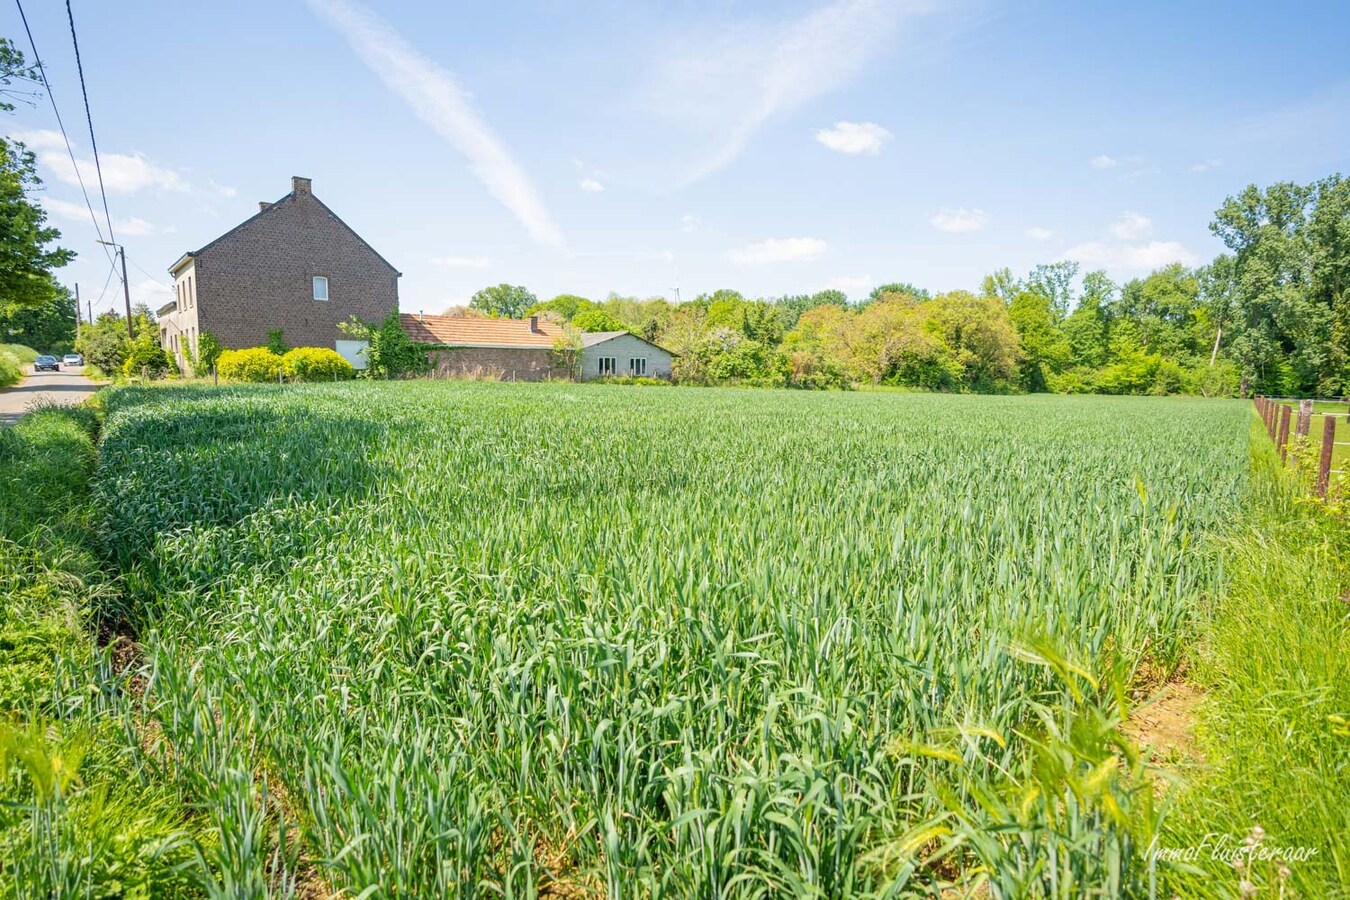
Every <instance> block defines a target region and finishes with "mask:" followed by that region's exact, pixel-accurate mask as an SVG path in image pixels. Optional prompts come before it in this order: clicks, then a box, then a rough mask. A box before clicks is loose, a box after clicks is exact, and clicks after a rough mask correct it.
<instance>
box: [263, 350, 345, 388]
mask: <svg viewBox="0 0 1350 900" xmlns="http://www.w3.org/2000/svg"><path fill="white" fill-rule="evenodd" d="M281 371H282V374H284V375H285V376H286V377H287V378H291V379H295V380H297V381H346V380H348V379H350V378H355V377H356V370H355V369H353V368H352V364H351V363H349V362H347V360H345V359H343V358H342V355H341V354H339V353H338V352H337V351H336V350H329V349H328V348H327V347H296V348H295V349H294V350H290V351H287V353H286V355H285V356H283V357H281Z"/></svg>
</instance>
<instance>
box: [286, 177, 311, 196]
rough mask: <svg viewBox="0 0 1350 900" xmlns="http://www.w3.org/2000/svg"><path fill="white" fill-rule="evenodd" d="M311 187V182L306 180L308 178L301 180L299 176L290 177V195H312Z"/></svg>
mask: <svg viewBox="0 0 1350 900" xmlns="http://www.w3.org/2000/svg"><path fill="white" fill-rule="evenodd" d="M312 185H313V182H312V181H311V180H310V179H308V178H301V177H300V176H299V175H292V176H291V193H292V194H310V193H313V190H312Z"/></svg>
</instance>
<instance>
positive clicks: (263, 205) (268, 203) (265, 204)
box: [258, 200, 272, 212]
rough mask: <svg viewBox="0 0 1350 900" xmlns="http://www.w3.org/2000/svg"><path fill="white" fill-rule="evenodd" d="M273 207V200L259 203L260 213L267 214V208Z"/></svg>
mask: <svg viewBox="0 0 1350 900" xmlns="http://www.w3.org/2000/svg"><path fill="white" fill-rule="evenodd" d="M271 205H272V201H271V200H259V201H258V212H266V211H267V208H268V207H269V206H271Z"/></svg>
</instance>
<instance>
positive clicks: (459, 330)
mask: <svg viewBox="0 0 1350 900" xmlns="http://www.w3.org/2000/svg"><path fill="white" fill-rule="evenodd" d="M399 320H400V321H401V322H402V324H403V330H404V331H406V332H407V333H408V336H409V337H410V338H412V339H413V340H414V341H417V342H418V343H422V344H439V345H441V346H442V347H443V348H444V349H440V350H436V351H434V354H433V360H432V361H433V363H434V365H435V370H436V374H437V375H439V376H441V377H446V378H498V379H501V380H503V381H542V380H544V379H546V378H567V377H569V372H568V360H567V357H566V355H565V354H563V353H560V352H559V351H558V349H557V348H558V346H559V339H560V338H562V336H563V329H562V328H561V327H560V326H558V325H555V324H553V323H552V322H546V321H544V320H543V319H541V318H539V317H538V316H530V317H529V318H528V319H489V318H478V317H473V316H427V315H412V314H409V313H403V314H401V315H400V316H399ZM576 364H577V366H576V370H575V373H576V374H578V375H580V377H581V379H582V380H583V381H589V380H591V379H593V378H600V377H605V376H615V375H645V376H648V377H652V378H669V377H670V366H671V353H670V351H668V350H665V349H663V348H661V347H658V346H656V345H655V344H653V343H651V342H650V341H645V340H643V339H642V338H640V337H638V336H637V335H635V334H630V333H629V332H627V331H607V332H600V333H593V334H583V335H581V351H580V359H578V360H576Z"/></svg>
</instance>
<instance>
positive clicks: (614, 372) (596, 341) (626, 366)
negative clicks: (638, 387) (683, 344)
mask: <svg viewBox="0 0 1350 900" xmlns="http://www.w3.org/2000/svg"><path fill="white" fill-rule="evenodd" d="M581 347H582V350H581V380H582V381H590V380H592V379H594V378H611V377H620V378H622V377H628V376H632V377H636V378H669V377H670V364H671V353H670V351H669V350H663V349H662V348H660V347H658V346H656V345H655V344H653V343H652V342H651V341H646V340H643V339H642V338H640V337H638V336H637V335H635V334H633V333H632V332H628V331H594V332H590V333H587V334H583V335H582V336H581Z"/></svg>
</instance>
